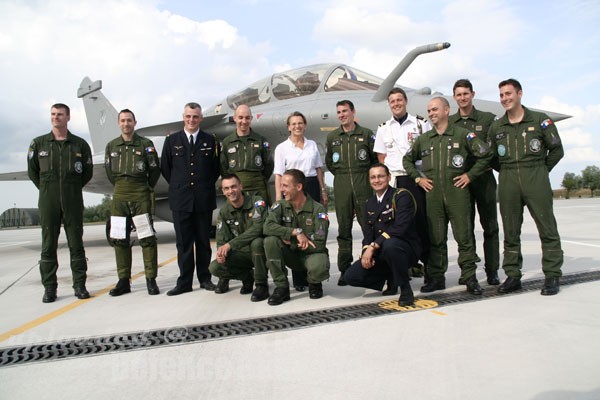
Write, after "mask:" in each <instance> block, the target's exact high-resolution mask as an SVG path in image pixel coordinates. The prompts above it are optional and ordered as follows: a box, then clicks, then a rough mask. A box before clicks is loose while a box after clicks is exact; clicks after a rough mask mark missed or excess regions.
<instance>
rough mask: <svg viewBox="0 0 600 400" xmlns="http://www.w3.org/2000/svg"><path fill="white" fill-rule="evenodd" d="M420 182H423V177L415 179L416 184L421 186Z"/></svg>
mask: <svg viewBox="0 0 600 400" xmlns="http://www.w3.org/2000/svg"><path fill="white" fill-rule="evenodd" d="M419 182H421V177H420V176H417V177H416V178H415V183H416V184H417V185H418V184H419Z"/></svg>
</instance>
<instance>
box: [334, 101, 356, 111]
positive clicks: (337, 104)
mask: <svg viewBox="0 0 600 400" xmlns="http://www.w3.org/2000/svg"><path fill="white" fill-rule="evenodd" d="M339 106H348V107H350V111H354V103H353V102H351V101H350V100H340V101H338V102H337V103H335V107H336V108H337V107H339Z"/></svg>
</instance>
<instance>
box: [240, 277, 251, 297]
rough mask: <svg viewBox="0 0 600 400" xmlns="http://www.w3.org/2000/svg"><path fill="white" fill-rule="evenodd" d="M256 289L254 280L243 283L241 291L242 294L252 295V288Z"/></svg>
mask: <svg viewBox="0 0 600 400" xmlns="http://www.w3.org/2000/svg"><path fill="white" fill-rule="evenodd" d="M253 287H254V279H252V280H247V281H242V287H241V289H240V294H250V293H252V288H253Z"/></svg>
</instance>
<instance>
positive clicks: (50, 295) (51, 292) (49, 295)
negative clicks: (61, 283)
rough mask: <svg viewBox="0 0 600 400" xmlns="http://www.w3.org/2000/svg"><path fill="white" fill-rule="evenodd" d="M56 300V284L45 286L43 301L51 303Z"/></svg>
mask: <svg viewBox="0 0 600 400" xmlns="http://www.w3.org/2000/svg"><path fill="white" fill-rule="evenodd" d="M55 301H56V286H52V287H47V288H45V289H44V297H42V302H43V303H53V302H55Z"/></svg>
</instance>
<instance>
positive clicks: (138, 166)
mask: <svg viewBox="0 0 600 400" xmlns="http://www.w3.org/2000/svg"><path fill="white" fill-rule="evenodd" d="M135 169H137V170H138V171H139V172H144V171H145V170H146V164H144V162H143V161H138V162H137V163H135Z"/></svg>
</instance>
